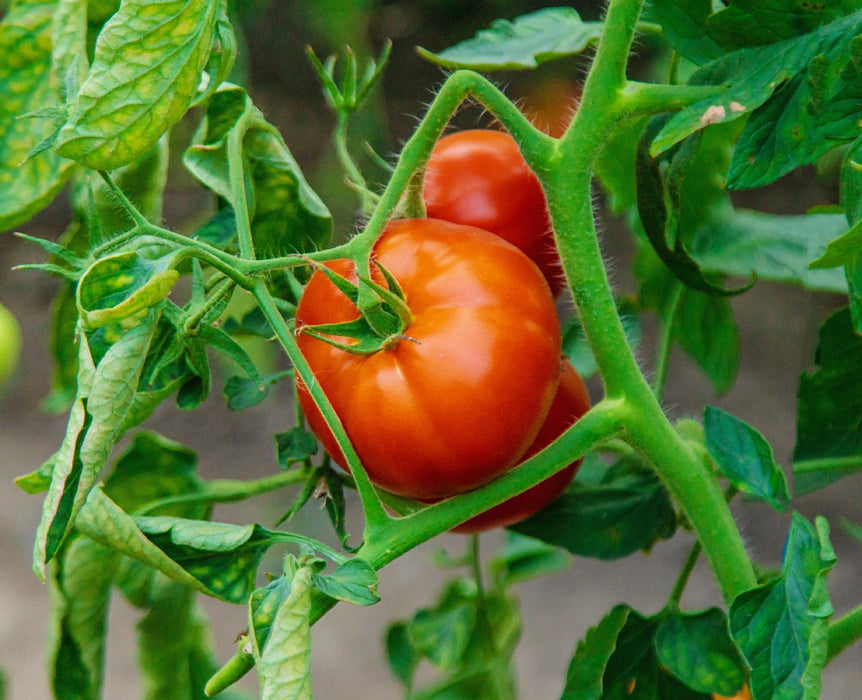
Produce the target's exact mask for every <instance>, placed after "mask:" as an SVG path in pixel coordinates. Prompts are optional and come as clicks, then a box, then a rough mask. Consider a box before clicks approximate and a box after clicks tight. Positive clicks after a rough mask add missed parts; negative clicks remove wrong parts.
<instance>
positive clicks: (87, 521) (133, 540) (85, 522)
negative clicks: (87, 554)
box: [75, 486, 238, 602]
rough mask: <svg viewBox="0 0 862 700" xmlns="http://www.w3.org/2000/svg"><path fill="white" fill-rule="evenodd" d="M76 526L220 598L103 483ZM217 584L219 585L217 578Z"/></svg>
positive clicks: (147, 563) (161, 570)
mask: <svg viewBox="0 0 862 700" xmlns="http://www.w3.org/2000/svg"><path fill="white" fill-rule="evenodd" d="M204 522H205V521H204ZM75 526H76V527H77V528H78V530H80V531H81V532H83V533H84V534H85V535H87V537H89V538H91V539H93V540H96V541H97V542H100V543H101V544H103V545H105V546H106V547H110V548H112V549H115V550H117V551H118V552H120V553H121V554H125V555H126V556H127V557H130V558H132V559H134V560H136V561H139V562H142V563H144V564H146V565H147V566H149V567H152V568H153V569H156V570H157V571H160V572H161V573H163V574H165V575H166V576H168V577H169V578H171V579H174V580H175V581H178V582H180V583H182V584H184V585H185V586H188V587H189V588H192V589H194V590H196V591H199V592H201V593H206V594H207V595H212V596H215V597H220V596H219V592H217V591H214V590H211V589H209V588H208V587H207V585H206V584H205V583H203V582H201V581H199V580H198V579H197V578H195V577H194V576H192V575H191V574H190V573H188V572H187V571H186V570H185V569H184V568H183V567H182V566H180V565H179V564H178V563H176V562H175V561H174V560H173V559H171V558H170V557H168V556H167V555H165V553H164V552H162V550H160V549H159V548H158V547H157V546H156V545H155V544H153V543H152V542H151V541H150V540H149V539H148V538H147V537H146V536H145V535H144V533H143V532H141V530H140V528H139V527H138V526H137V523H136V521H135V519H134V518H133V517H132V516H131V515H128V514H127V513H126V512H125V511H123V510H122V509H121V508H120V507H119V506H118V505H117V504H116V503H114V502H113V501H112V500H111V499H110V498H108V497H107V496H106V495H105V492H104V490H103V489H102V488H101V487H99V486H96V487H95V488H93V489H92V490H91V491H90V495H89V496H88V498H87V501H86V503H85V504H84V506H83V507H82V508H81V510H80V512H79V513H78V517H77V519H76V520H75ZM227 573H232V572H230V571H228V572H227ZM233 573H235V572H233ZM216 583H217V585H219V584H218V582H217V580H216ZM219 589H220V590H223V589H224V587H223V586H220V585H219ZM237 590H238V589H237V588H234V589H233V590H231V591H226V593H227V594H232V593H235V592H236V591H237ZM234 602H236V601H234Z"/></svg>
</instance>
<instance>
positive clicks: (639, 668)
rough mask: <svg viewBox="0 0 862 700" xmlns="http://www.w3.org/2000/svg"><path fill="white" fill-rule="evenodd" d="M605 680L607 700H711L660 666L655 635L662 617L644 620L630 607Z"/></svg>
mask: <svg viewBox="0 0 862 700" xmlns="http://www.w3.org/2000/svg"><path fill="white" fill-rule="evenodd" d="M624 610H627V612H628V616H627V617H626V618H625V623H624V625H623V627H622V629H621V630H620V631H619V634H618V635H617V639H616V648H615V649H614V651H613V653H612V654H611V656H610V658H609V659H608V660H607V663H606V666H605V672H604V676H603V677H602V688H603V691H604V693H603V695H602V696H601V697H602V698H603V699H604V700H708V698H709V696H708V695H704V694H701V693H698V692H696V691H693V690H691V689H689V688H687V687H686V686H684V685H683V684H682V683H680V682H679V681H678V680H676V679H675V678H674V677H673V676H671V675H670V674H669V673H667V671H666V670H665V669H664V668H662V667H661V665H660V663H659V660H658V656H657V654H656V650H655V634H656V631H657V630H658V627H659V624H660V622H661V619H662V618H661V616H656V617H644V616H643V615H641V614H640V613H638V612H635V611H634V610H631V609H629V608H624Z"/></svg>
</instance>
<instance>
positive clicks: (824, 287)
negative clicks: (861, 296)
mask: <svg viewBox="0 0 862 700" xmlns="http://www.w3.org/2000/svg"><path fill="white" fill-rule="evenodd" d="M846 231H847V221H846V219H845V218H844V216H843V215H842V214H806V215H777V214H765V213H763V212H758V211H752V210H749V209H730V208H723V209H722V210H721V211H719V212H717V213H716V215H715V216H714V217H712V218H711V219H710V220H709V221H707V222H706V223H705V224H704V225H703V226H700V227H699V228H698V229H697V231H696V232H695V233H694V236H693V237H692V239H691V242H690V246H689V251H690V253H691V256H692V257H693V258H694V259H695V260H696V261H697V263H698V265H700V267H701V269H703V270H704V271H705V272H708V273H713V274H722V275H733V276H738V277H750V276H751V275H752V274H754V275H757V279H759V280H770V281H774V282H789V283H792V284H800V285H802V286H803V287H805V288H806V289H809V290H812V291H827V292H838V293H840V294H843V293H845V292H846V291H847V281H846V279H845V278H844V275H843V274H842V271H840V270H819V269H818V270H814V269H810V268H809V262H810V261H811V260H813V259H814V258H816V257H817V256H819V255H821V254H822V253H823V252H824V251H825V249H826V247H827V245H828V243H829V242H830V241H831V240H833V239H834V238H836V237H838V236H841V235H842V234H843V233H845V232H846Z"/></svg>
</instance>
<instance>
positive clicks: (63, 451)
mask: <svg viewBox="0 0 862 700" xmlns="http://www.w3.org/2000/svg"><path fill="white" fill-rule="evenodd" d="M154 325H155V324H154V323H152V322H146V323H144V324H142V325H140V326H137V327H136V328H133V329H132V330H130V331H128V332H127V333H126V334H124V335H123V336H122V337H121V338H120V339H119V340H118V341H117V342H116V343H115V344H114V345H112V346H111V348H110V349H109V350H108V352H107V353H106V354H105V356H104V357H103V358H102V360H101V361H100V362H99V365H98V367H95V368H93V367H92V358H91V357H90V356H89V348H88V345H87V342H86V340H85V339H84V337H83V334H82V338H81V340H80V355H79V359H80V368H79V374H78V397H77V398H76V400H75V404H74V406H73V407H72V412H71V414H70V417H69V423H68V427H67V430H66V436H65V438H64V440H63V444H62V445H61V447H60V450H59V452H58V453H57V459H56V462H55V465H54V471H53V474H52V477H51V487H50V489H49V490H48V494H47V496H46V497H45V502H44V504H43V506H42V519H41V521H40V523H39V527H38V529H37V532H36V544H35V546H34V553H33V565H34V570H35V572H36V574H37V575H38V576H40V577H44V572H45V564H46V563H47V562H49V561H50V560H51V559H52V558H53V556H54V555H55V554H56V553H57V551H58V549H59V547H60V545H61V544H62V542H63V540H64V538H65V536H66V534H67V532H68V531H69V527H70V525H71V523H72V521H73V520H74V519H75V516H76V514H77V513H78V511H79V509H80V508H81V506H82V505H83V504H84V501H85V499H86V498H87V495H88V493H89V492H90V489H91V488H92V487H93V485H94V484H95V482H96V479H97V478H98V475H99V472H100V471H101V470H102V467H104V465H105V463H106V462H107V460H108V456H109V455H110V452H111V449H112V448H113V446H114V443H115V442H116V440H117V439H118V438H119V435H120V434H121V432H122V424H123V419H124V417H125V416H126V414H127V413H128V411H129V409H130V407H131V404H132V401H133V399H134V396H135V391H136V390H137V387H138V381H139V378H140V373H141V367H142V365H143V361H144V358H145V357H146V354H147V348H148V346H149V343H150V341H151V339H152V333H153V328H154Z"/></svg>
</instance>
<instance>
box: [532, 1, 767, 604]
mask: <svg viewBox="0 0 862 700" xmlns="http://www.w3.org/2000/svg"><path fill="white" fill-rule="evenodd" d="M641 3H642V0H617V1H615V2H611V4H610V6H609V9H608V15H607V18H606V21H605V27H606V30H605V34H604V36H603V38H602V41H601V43H600V44H599V48H598V50H597V53H596V60H595V64H594V65H593V68H592V70H591V71H590V75H589V77H588V79H587V82H586V85H585V87H584V94H583V100H582V102H581V106H580V108H579V110H578V113H577V115H576V116H575V118H574V120H573V121H572V124H571V126H570V127H569V130H568V131H567V132H566V134H565V135H564V136H563V138H562V140H561V142H560V146H559V149H558V151H557V152H556V153H555V154H554V155H553V157H552V158H550V159H549V160H548V162H547V163H543V164H542V163H540V164H539V167H538V168H537V173H538V175H539V177H540V179H541V180H542V181H543V184H544V185H545V189H546V194H547V197H548V206H549V209H550V212H551V218H552V222H553V226H554V231H555V234H556V237H557V245H558V248H559V252H560V259H561V262H562V265H563V270H564V272H565V274H566V278H567V279H568V282H569V285H570V287H571V289H572V293H573V296H574V300H575V305H576V307H577V310H578V314H579V316H580V320H581V324H582V325H583V328H584V333H585V335H586V337H587V340H588V342H589V343H590V347H591V348H592V350H593V353H594V355H595V357H596V363H597V366H598V368H599V372H600V373H601V376H602V378H603V380H604V383H605V389H606V392H607V395H608V396H609V397H624V399H625V401H626V403H627V405H628V407H629V412H628V420H627V421H626V435H625V439H626V441H627V442H629V443H630V444H631V445H632V446H633V447H634V448H635V449H637V450H638V451H639V452H640V453H641V454H642V455H643V456H644V457H645V458H646V459H647V461H649V462H650V463H651V464H652V465H653V467H654V468H655V470H656V472H657V473H658V475H659V476H660V477H661V479H662V480H663V481H664V483H665V484H666V485H667V487H668V489H669V490H670V492H671V493H672V494H673V496H674V497H675V498H676V500H677V502H679V503H680V505H681V507H682V510H683V512H684V514H685V516H686V517H687V518H688V519H689V522H691V524H692V526H693V527H694V529H695V531H696V533H697V536H698V539H699V540H700V542H701V544H702V545H703V548H704V552H705V553H706V556H707V559H708V560H709V562H710V564H711V565H712V567H713V570H714V571H715V574H716V577H717V578H718V581H719V585H720V586H721V589H722V591H723V593H724V596H725V599H726V600H727V601H728V602H730V601H731V600H732V599H733V598H734V597H736V595H738V594H739V593H741V592H742V591H744V590H746V589H748V588H751V587H753V586H754V585H756V578H755V575H754V571H753V568H752V566H751V561H750V559H749V558H748V555H747V553H746V551H745V547H744V544H743V542H742V538H741V536H740V534H739V531H738V529H737V528H736V525H735V524H734V522H733V517H732V516H731V513H730V510H729V509H728V507H727V504H726V503H725V501H724V498H723V496H722V494H721V491H720V489H719V486H718V483H717V482H716V481H715V479H714V478H713V477H712V475H711V474H710V473H709V471H708V469H707V468H706V466H705V465H704V464H703V462H702V461H701V460H699V459H698V458H697V456H696V455H695V454H694V453H693V452H692V451H691V450H690V449H689V447H688V445H687V444H686V443H685V441H684V440H682V438H680V436H679V435H678V434H677V433H676V431H675V430H674V429H673V427H672V426H671V425H670V423H669V422H668V420H667V418H666V416H665V415H664V413H663V412H662V410H661V407H660V406H659V404H658V401H657V400H656V397H655V395H654V394H653V392H652V390H651V388H650V387H649V385H648V383H647V381H646V379H645V378H644V376H643V374H642V372H641V371H640V368H639V367H638V365H637V362H636V361H635V358H634V355H633V354H632V352H631V349H630V348H629V346H628V344H627V341H626V337H625V333H624V331H623V326H622V323H621V321H620V318H619V316H618V314H617V310H616V305H615V303H614V299H613V295H612V292H611V288H610V284H609V281H608V278H607V274H606V271H605V267H604V264H603V261H602V256H601V250H600V249H599V245H598V237H597V234H596V228H595V220H594V215H593V210H592V201H591V194H592V193H591V171H592V166H593V163H594V162H595V159H596V157H597V156H598V154H599V152H600V151H601V148H602V146H603V145H604V142H605V140H606V138H607V136H608V135H609V134H610V133H611V131H612V130H613V128H614V126H615V124H616V122H617V121H618V120H619V119H620V118H621V117H623V116H624V115H625V99H624V98H623V91H624V90H625V88H626V86H627V84H628V83H627V79H626V76H625V66H626V62H627V57H628V52H629V49H630V47H631V41H632V38H633V28H634V26H635V24H636V21H637V17H638V15H639V12H640V7H641Z"/></svg>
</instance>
